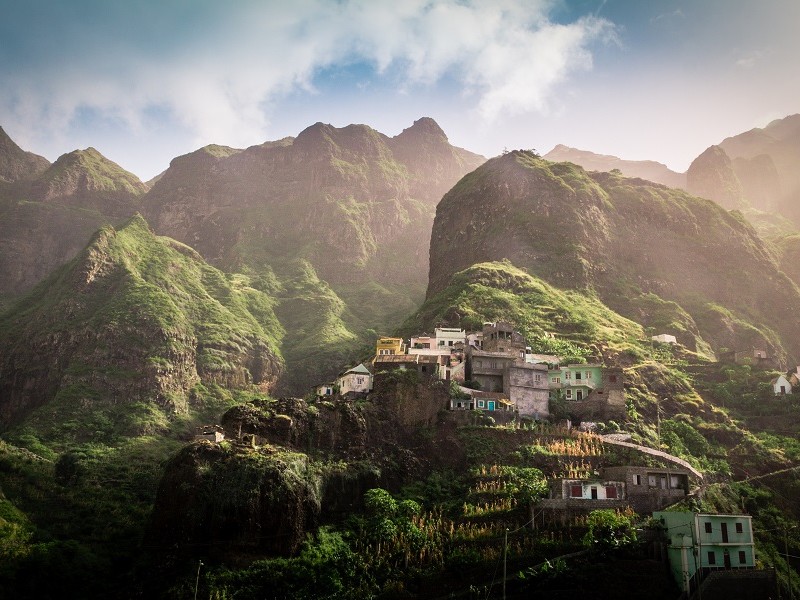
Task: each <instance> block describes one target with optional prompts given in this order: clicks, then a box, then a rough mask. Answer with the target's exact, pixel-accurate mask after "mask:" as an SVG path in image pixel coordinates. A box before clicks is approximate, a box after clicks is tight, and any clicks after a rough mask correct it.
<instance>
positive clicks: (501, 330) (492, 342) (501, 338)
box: [482, 321, 525, 357]
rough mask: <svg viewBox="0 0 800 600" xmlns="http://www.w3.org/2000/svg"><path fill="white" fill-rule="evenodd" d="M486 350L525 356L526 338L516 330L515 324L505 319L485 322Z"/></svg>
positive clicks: (484, 342)
mask: <svg viewBox="0 0 800 600" xmlns="http://www.w3.org/2000/svg"><path fill="white" fill-rule="evenodd" d="M482 349H483V350H484V351H485V352H504V353H509V354H513V355H514V356H520V352H521V353H522V354H521V356H523V357H524V354H525V338H523V337H522V334H521V333H519V332H517V331H514V326H513V325H511V323H507V322H505V321H497V322H496V323H484V324H483V346H482Z"/></svg>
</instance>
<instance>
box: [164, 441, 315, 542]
mask: <svg viewBox="0 0 800 600" xmlns="http://www.w3.org/2000/svg"><path fill="white" fill-rule="evenodd" d="M320 487H321V479H320V476H319V474H318V473H315V471H314V470H313V469H312V468H311V465H310V463H309V461H308V458H307V457H306V456H305V455H302V454H296V453H288V452H269V451H265V452H255V451H251V450H248V449H246V448H236V447H235V448H233V449H226V448H223V447H221V446H219V445H215V444H211V443H209V442H200V443H196V444H192V445H190V446H187V447H186V448H185V449H184V450H183V451H181V452H180V453H179V454H178V455H177V456H175V457H174V458H173V459H172V460H171V461H170V462H169V463H168V464H167V466H166V469H165V473H164V477H163V478H162V480H161V483H160V484H159V489H158V493H157V496H156V501H155V505H154V507H153V520H152V527H151V530H150V534H149V538H150V541H151V543H154V544H156V545H157V546H159V547H164V548H170V549H171V550H172V551H173V552H177V553H182V552H196V549H197V548H198V547H202V549H203V554H204V555H217V556H218V555H220V554H225V553H227V552H230V551H232V550H235V552H236V553H237V554H239V555H241V554H242V553H247V552H252V553H258V554H261V555H263V554H268V555H269V554H273V555H274V554H279V555H289V554H292V553H293V552H295V551H296V550H297V549H298V548H299V546H300V544H301V543H302V541H303V540H304V539H305V535H306V532H307V531H309V530H311V529H312V528H313V527H314V526H315V525H316V524H317V523H318V520H319V515H320Z"/></svg>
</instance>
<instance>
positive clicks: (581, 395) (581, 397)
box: [576, 390, 583, 400]
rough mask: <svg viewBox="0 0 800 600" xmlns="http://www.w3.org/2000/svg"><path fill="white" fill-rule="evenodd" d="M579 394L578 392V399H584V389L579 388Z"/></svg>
mask: <svg viewBox="0 0 800 600" xmlns="http://www.w3.org/2000/svg"><path fill="white" fill-rule="evenodd" d="M577 394H578V395H577V396H576V397H577V399H578V400H583V391H582V390H578V392H577Z"/></svg>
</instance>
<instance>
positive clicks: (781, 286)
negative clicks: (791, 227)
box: [427, 151, 800, 359]
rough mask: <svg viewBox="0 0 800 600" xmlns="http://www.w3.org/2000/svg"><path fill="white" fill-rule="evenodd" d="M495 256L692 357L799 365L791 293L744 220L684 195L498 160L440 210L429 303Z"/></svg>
mask: <svg viewBox="0 0 800 600" xmlns="http://www.w3.org/2000/svg"><path fill="white" fill-rule="evenodd" d="M502 259H507V260H509V261H510V262H511V263H512V264H513V265H514V266H516V267H519V268H522V269H525V270H527V271H528V272H529V273H530V274H531V275H535V276H537V277H539V278H541V279H543V280H545V281H546V282H548V283H550V284H551V285H555V286H557V287H559V288H561V289H571V290H581V291H582V292H583V293H585V294H587V295H593V294H596V295H597V296H598V297H599V299H601V300H602V301H603V302H605V304H606V305H607V306H609V307H610V308H611V309H613V310H614V311H616V312H618V313H619V314H621V315H623V316H625V317H628V318H631V319H633V320H634V321H637V322H639V323H641V324H642V325H644V326H645V327H647V328H648V329H649V330H652V331H653V332H654V333H673V332H676V335H678V337H679V340H680V341H681V342H682V343H684V344H685V345H686V346H687V347H689V348H691V349H697V350H700V349H702V348H703V346H704V343H707V344H709V345H710V346H711V347H712V348H713V349H714V350H715V351H719V350H721V349H723V348H729V349H737V350H739V349H741V350H747V349H750V348H752V347H763V348H765V349H767V350H768V351H769V352H770V354H771V355H772V356H775V357H776V358H778V359H785V358H786V353H787V352H788V353H789V354H791V355H792V356H793V357H797V356H800V344H798V342H797V340H798V334H799V333H800V326H798V322H797V319H796V318H794V314H795V311H796V308H797V307H798V306H800V291H798V288H797V287H796V285H795V284H794V283H793V282H792V281H791V280H790V279H789V278H788V277H787V276H786V275H785V274H784V273H783V272H781V271H780V270H779V268H778V265H777V264H776V262H775V259H774V258H773V257H772V255H771V253H770V250H769V249H768V248H767V247H766V246H765V244H764V242H763V241H762V240H761V239H760V238H759V237H758V235H757V234H756V232H755V230H754V229H753V228H752V226H750V225H749V224H748V223H747V222H746V221H745V220H744V218H743V217H742V216H741V215H740V214H737V213H735V212H728V211H725V210H724V209H722V208H721V207H719V206H718V205H717V204H715V203H713V202H711V201H709V200H704V199H701V198H696V197H694V196H691V195H689V194H687V193H686V192H683V191H681V190H676V189H669V188H666V187H664V186H660V185H657V184H654V183H650V182H647V181H644V180H640V179H629V178H625V177H622V176H621V175H619V174H614V173H587V172H586V171H584V170H583V169H582V168H580V167H577V166H575V165H572V164H569V163H550V162H548V161H545V160H541V159H539V158H537V157H536V156H535V155H533V154H530V153H527V152H523V151H515V152H512V153H509V154H506V155H504V156H501V157H498V158H494V159H492V160H490V161H488V162H487V163H485V164H484V165H483V166H481V167H479V168H478V169H476V170H475V171H474V172H472V173H470V174H469V175H467V176H466V177H464V178H463V179H462V180H461V181H460V182H459V183H458V184H457V185H456V186H455V187H454V188H453V189H452V190H451V191H450V192H448V194H446V195H445V197H444V198H443V199H442V201H441V202H440V203H439V206H438V207H437V212H436V220H435V222H434V228H433V234H432V239H431V269H430V277H429V285H428V293H427V298H428V299H429V300H430V299H432V298H434V297H435V296H436V295H437V294H438V293H440V292H442V291H443V290H444V289H445V288H446V287H447V286H448V285H449V283H450V281H451V279H452V277H453V276H454V275H455V274H456V273H458V272H460V271H463V270H464V269H467V268H469V267H471V266H472V265H474V264H477V263H483V262H487V261H497V260H502ZM673 330H674V331H673ZM693 332H696V333H693ZM556 333H557V332H556Z"/></svg>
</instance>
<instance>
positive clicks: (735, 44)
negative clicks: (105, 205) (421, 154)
mask: <svg viewBox="0 0 800 600" xmlns="http://www.w3.org/2000/svg"><path fill="white" fill-rule="evenodd" d="M0 9H2V13H0V14H3V19H2V20H0V40H2V43H0V125H2V126H3V127H4V128H5V130H6V131H7V132H8V133H9V135H11V136H12V138H14V139H15V141H17V143H19V144H20V145H21V146H22V147H23V148H25V149H27V150H31V151H34V152H37V153H39V154H42V155H44V156H46V157H47V158H49V159H50V160H55V158H57V157H58V156H59V155H60V154H62V153H64V152H69V151H70V150H73V149H75V148H85V147H88V146H94V147H96V148H97V149H98V150H100V152H102V153H103V154H105V155H106V156H108V157H109V158H111V159H112V160H114V161H116V162H118V163H119V164H120V165H122V166H123V167H125V168H127V169H128V170H130V171H132V172H134V173H136V174H137V175H139V176H140V177H141V178H142V179H145V180H146V179H149V178H150V177H152V176H154V175H156V174H157V173H159V172H161V171H163V170H164V169H166V168H167V166H168V164H169V161H170V159H172V158H173V157H175V156H178V155H180V154H185V153H187V152H190V151H192V150H194V149H196V148H198V147H200V146H203V145H205V144H208V143H218V144H225V145H230V146H235V147H246V146H249V145H252V144H258V143H261V142H263V141H266V140H272V139H278V138H281V137H285V136H288V135H296V134H297V133H298V132H300V131H301V130H302V129H304V128H305V127H307V126H308V125H311V124H313V123H315V122H317V121H323V122H326V123H331V124H333V125H336V126H344V125H347V124H349V123H366V124H368V125H371V126H372V127H374V128H375V129H377V130H379V131H381V132H383V133H386V134H387V135H396V134H397V133H399V132H400V131H401V130H402V129H403V128H405V127H408V126H409V125H410V124H411V123H412V122H413V121H414V120H415V119H417V118H419V117H421V116H430V117H433V118H434V119H436V121H437V122H438V123H439V124H440V125H441V126H442V128H443V129H444V130H445V132H446V133H447V134H448V136H449V138H450V141H451V142H452V143H454V144H456V145H459V146H462V147H465V148H467V149H470V150H473V151H475V152H479V153H481V154H484V155H486V156H493V155H496V154H499V153H500V152H501V151H502V150H503V149H504V148H508V149H513V148H536V149H537V150H539V151H540V152H543V153H544V152H547V151H549V150H550V149H551V148H552V147H553V146H554V145H556V144H558V143H563V144H567V145H570V146H575V147H578V148H582V149H587V150H592V151H595V152H601V153H607V154H614V155H617V156H620V157H623V158H628V159H652V160H659V161H661V162H664V163H666V164H668V165H669V166H670V167H672V168H673V169H676V170H681V171H683V170H685V169H686V168H687V166H688V164H689V162H691V160H692V159H693V158H694V157H695V156H697V155H698V154H700V152H702V151H703V150H704V149H705V148H706V147H708V146H709V145H711V144H714V143H717V142H719V141H721V140H722V139H723V138H725V137H727V136H729V135H734V134H736V133H740V132H742V131H746V130H748V129H751V128H752V127H756V126H763V125H765V124H767V123H768V122H769V121H770V120H772V119H775V118H780V117H783V116H786V115H788V114H794V113H797V112H800V77H797V75H796V73H797V64H796V61H797V58H798V56H800V36H798V35H797V34H798V32H797V27H798V24H800V2H797V1H796V0H759V1H753V0H748V1H745V0H404V1H403V2H396V1H383V0H294V1H292V2H288V1H271V0H261V1H248V0H230V1H225V2H223V1H220V0H159V1H153V0H140V1H135V0H129V1H127V2H116V1H110V0H47V1H45V0H26V1H24V2H22V1H20V0H0Z"/></svg>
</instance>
